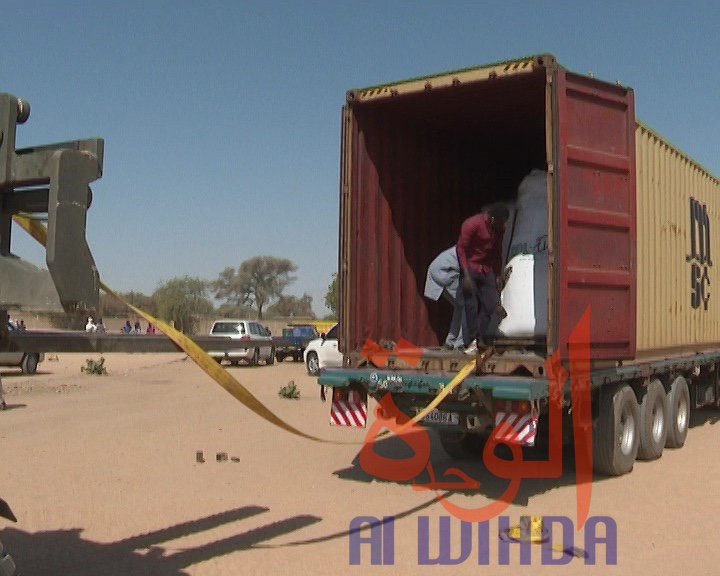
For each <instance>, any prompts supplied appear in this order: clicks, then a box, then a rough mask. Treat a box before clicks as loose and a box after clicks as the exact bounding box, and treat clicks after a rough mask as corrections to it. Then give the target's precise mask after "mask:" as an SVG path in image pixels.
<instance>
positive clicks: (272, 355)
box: [265, 348, 275, 366]
mask: <svg viewBox="0 0 720 576" xmlns="http://www.w3.org/2000/svg"><path fill="white" fill-rule="evenodd" d="M273 364H275V348H271V349H270V356H268V357H267V358H266V359H265V365H266V366H272V365H273Z"/></svg>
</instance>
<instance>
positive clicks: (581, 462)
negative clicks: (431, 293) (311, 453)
mask: <svg viewBox="0 0 720 576" xmlns="http://www.w3.org/2000/svg"><path fill="white" fill-rule="evenodd" d="M568 348H569V353H570V362H569V368H570V370H569V372H568V371H567V370H565V368H563V366H562V364H561V361H560V351H559V350H558V351H556V352H555V353H554V354H552V356H550V358H548V359H547V360H546V362H545V369H546V374H547V379H548V434H549V443H548V448H549V457H548V459H547V460H545V461H535V460H533V461H527V462H526V461H524V460H523V455H522V452H521V449H520V445H519V442H518V440H519V438H518V433H517V431H516V430H515V429H514V428H513V427H512V426H511V425H510V424H509V423H507V422H503V423H501V424H499V425H497V426H496V427H495V428H494V430H493V431H492V433H491V435H490V437H489V439H488V440H487V442H486V444H485V448H484V450H483V462H484V463H485V466H486V467H487V469H488V471H490V472H491V473H492V474H493V475H495V476H497V477H499V478H505V479H509V480H510V484H509V486H508V487H507V489H506V490H505V492H504V493H503V494H502V495H501V496H500V498H499V499H498V500H497V501H495V502H492V503H491V504H488V505H486V506H482V507H480V508H475V509H468V508H464V507H462V506H458V505H457V504H453V503H452V502H450V501H449V500H447V498H445V497H444V496H442V495H441V494H440V492H439V490H458V489H478V488H479V487H480V482H478V481H477V480H474V479H473V478H471V477H470V476H468V475H467V474H466V473H464V472H463V471H462V470H459V469H458V468H448V469H447V470H445V472H444V473H443V476H444V477H447V476H456V477H458V478H460V479H461V481H460V482H457V481H456V482H436V480H435V471H434V469H433V466H432V462H430V437H429V436H428V433H427V431H426V430H425V429H424V428H423V427H422V426H420V425H419V424H417V423H412V425H410V426H406V424H408V422H409V421H410V420H411V418H410V417H409V416H407V415H406V414H404V413H403V412H402V411H401V410H399V409H398V407H397V406H396V405H395V402H394V401H393V398H392V394H391V393H389V392H388V393H386V394H385V395H384V396H382V398H380V400H379V401H378V405H377V406H376V408H375V420H374V422H373V424H372V426H371V427H370V429H369V430H368V433H367V435H366V437H365V439H364V441H363V446H362V448H361V449H360V466H361V467H362V469H363V470H364V471H365V472H366V473H368V474H371V475H373V476H375V477H377V478H382V479H384V480H390V481H409V480H413V489H414V490H434V491H435V494H436V496H437V498H438V500H439V501H440V503H441V504H442V506H443V507H444V508H445V509H446V510H447V511H448V512H450V513H451V514H452V515H453V516H455V517H456V518H459V519H460V520H463V521H465V522H484V521H487V520H490V519H492V518H494V517H496V516H498V515H500V514H502V512H503V511H504V510H505V509H507V508H508V507H509V506H510V504H511V503H512V502H513V501H514V500H515V497H516V496H517V493H518V490H519V489H520V481H521V480H522V479H523V478H525V479H530V478H559V477H560V476H561V475H562V437H563V434H562V404H563V389H564V387H565V383H566V382H567V381H568V378H569V379H570V396H571V401H572V426H573V435H574V441H575V474H576V495H577V503H576V506H577V521H578V522H577V523H578V530H579V529H581V528H582V527H583V525H584V524H585V521H586V520H587V518H588V515H589V512H590V499H591V496H592V473H593V466H592V416H591V406H590V307H588V308H587V309H586V310H585V313H584V314H583V315H582V317H581V318H580V320H579V321H578V323H577V325H576V326H575V328H574V329H573V331H572V332H571V334H570V338H569V342H568ZM396 349H400V350H402V356H400V354H398V357H401V358H402V359H403V360H404V361H405V362H407V363H408V364H410V365H411V366H417V364H418V363H419V360H420V357H421V355H422V349H420V348H418V347H417V346H413V345H412V344H410V343H409V342H408V341H406V340H402V339H401V341H399V342H398V345H397V346H396ZM418 352H419V353H418ZM363 355H364V356H365V357H366V358H368V359H369V360H371V361H373V362H374V363H375V364H376V365H378V366H382V365H384V363H385V362H386V361H387V359H388V357H389V355H390V351H388V350H387V349H385V348H384V347H382V346H380V345H379V344H376V343H371V344H370V343H368V344H366V345H365V346H364V347H363ZM383 428H386V429H388V430H391V431H392V432H393V433H395V434H397V436H398V437H399V438H400V439H401V440H402V441H403V442H405V443H406V444H407V445H408V446H409V447H410V449H411V450H412V452H413V456H411V457H409V458H404V459H396V458H387V457H385V456H381V455H379V454H378V453H377V452H375V450H374V443H375V440H376V438H377V437H378V435H379V434H380V432H381V430H382V429H383ZM498 444H504V445H506V446H507V447H508V448H509V449H510V451H511V453H512V460H510V461H507V460H503V459H501V458H499V457H498V456H496V454H495V448H496V447H497V446H498ZM426 469H427V471H428V474H429V476H430V480H431V481H430V483H429V484H417V483H416V482H415V481H414V479H415V478H417V476H418V475H419V474H420V473H422V472H423V471H424V470H426Z"/></svg>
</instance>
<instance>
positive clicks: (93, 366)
mask: <svg viewBox="0 0 720 576" xmlns="http://www.w3.org/2000/svg"><path fill="white" fill-rule="evenodd" d="M80 372H84V373H85V374H95V375H96V376H107V373H108V372H107V368H105V358H104V357H102V356H100V360H99V361H96V360H93V359H92V358H88V359H87V360H85V366H81V367H80Z"/></svg>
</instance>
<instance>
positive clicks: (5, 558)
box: [0, 542, 16, 576]
mask: <svg viewBox="0 0 720 576" xmlns="http://www.w3.org/2000/svg"><path fill="white" fill-rule="evenodd" d="M15 569H16V567H15V562H14V561H13V559H12V557H11V556H10V554H6V553H5V550H4V549H3V545H2V542H0V576H15V574H16V572H15Z"/></svg>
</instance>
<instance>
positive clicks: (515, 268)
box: [498, 253, 548, 338]
mask: <svg viewBox="0 0 720 576" xmlns="http://www.w3.org/2000/svg"><path fill="white" fill-rule="evenodd" d="M508 266H511V267H512V272H511V273H510V277H509V278H508V283H507V284H506V285H505V288H504V289H503V291H502V295H501V298H500V302H501V303H502V305H503V307H504V308H505V311H506V312H507V314H508V315H507V316H506V317H505V318H503V319H502V320H501V321H500V325H499V326H498V331H499V333H500V334H501V335H503V336H506V337H508V338H532V337H534V336H544V335H546V334H547V310H548V306H547V271H548V258H547V253H545V254H537V255H533V254H519V255H517V256H515V257H513V258H511V259H510V262H508Z"/></svg>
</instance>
